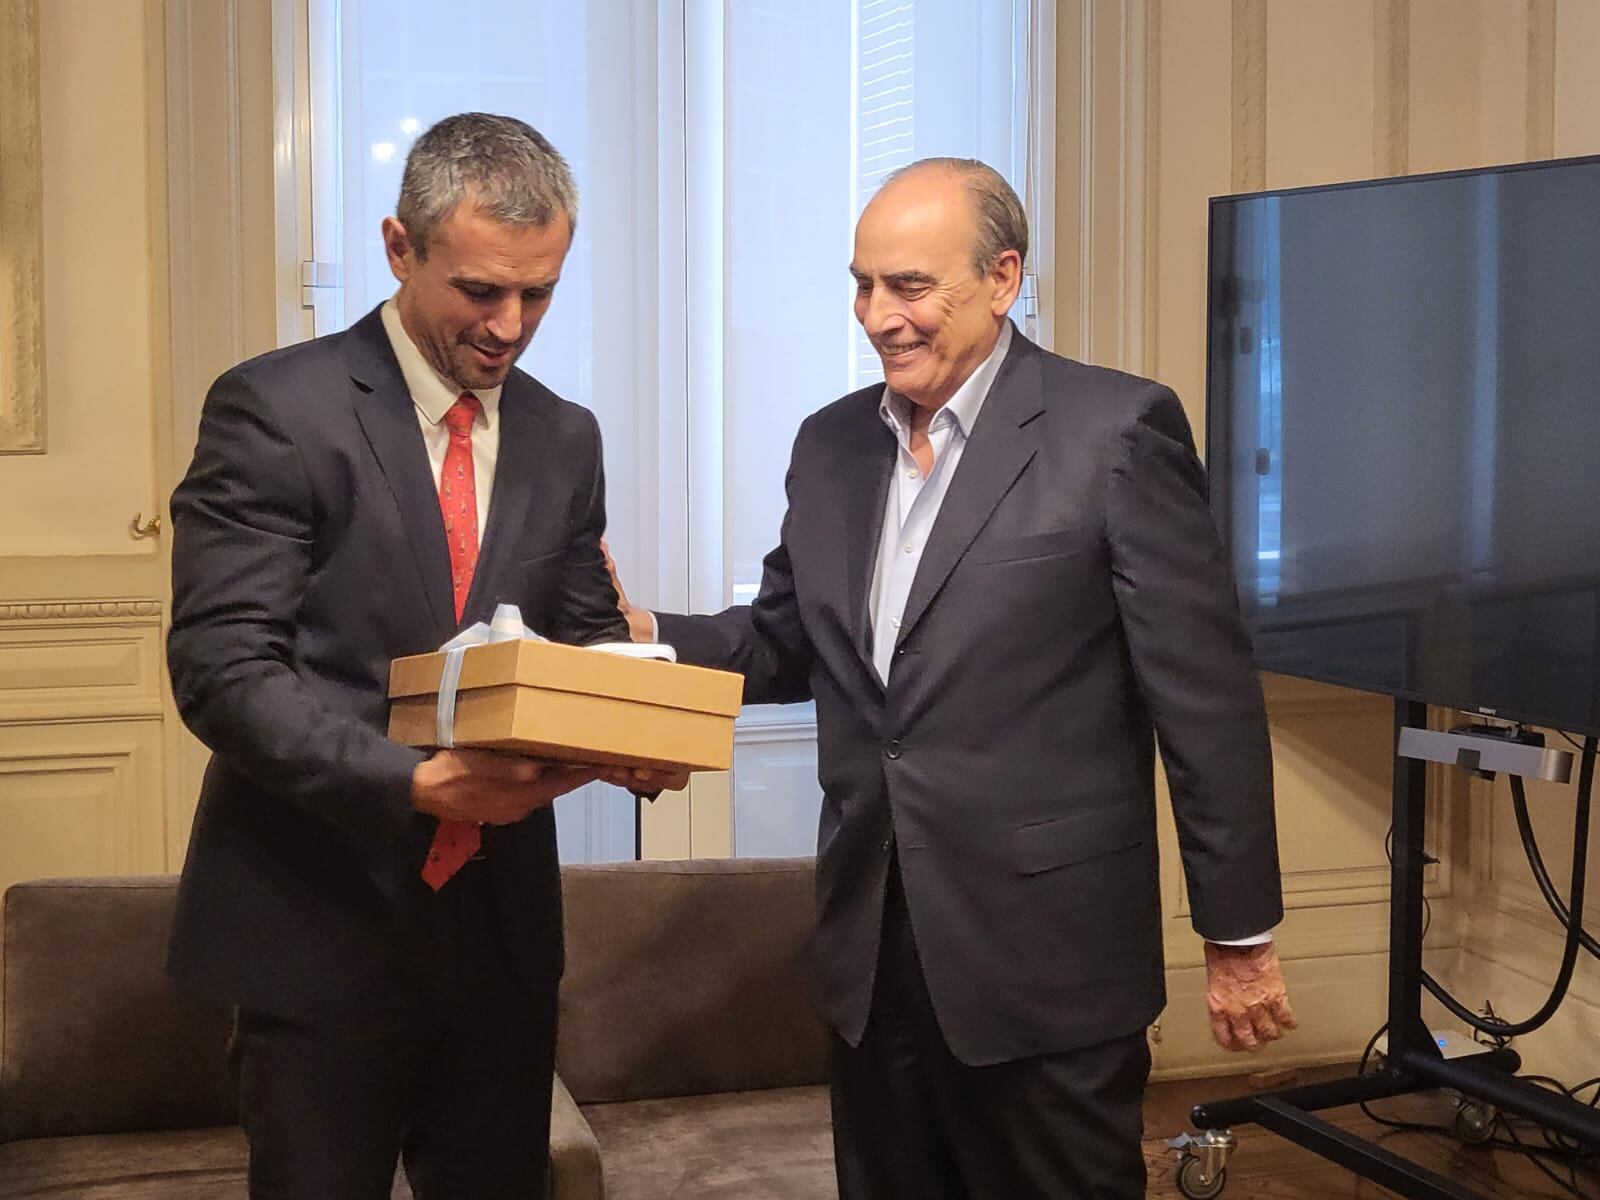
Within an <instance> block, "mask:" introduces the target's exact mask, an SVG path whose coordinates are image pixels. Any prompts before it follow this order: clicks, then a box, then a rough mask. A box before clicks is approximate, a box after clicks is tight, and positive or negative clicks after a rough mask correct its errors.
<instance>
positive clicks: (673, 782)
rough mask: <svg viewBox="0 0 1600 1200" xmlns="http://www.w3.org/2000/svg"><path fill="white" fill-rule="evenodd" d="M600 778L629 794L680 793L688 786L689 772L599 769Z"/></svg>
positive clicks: (659, 769) (616, 768) (618, 768)
mask: <svg viewBox="0 0 1600 1200" xmlns="http://www.w3.org/2000/svg"><path fill="white" fill-rule="evenodd" d="M599 771H600V778H601V779H603V780H605V781H606V782H607V783H610V784H615V785H616V786H617V787H620V788H627V789H628V790H629V791H630V792H639V793H641V794H650V793H654V792H681V791H682V790H683V789H684V788H686V787H688V786H689V772H688V771H684V770H666V769H664V768H658V769H651V768H647V767H601V768H599Z"/></svg>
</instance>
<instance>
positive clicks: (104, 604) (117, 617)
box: [0, 599, 163, 625]
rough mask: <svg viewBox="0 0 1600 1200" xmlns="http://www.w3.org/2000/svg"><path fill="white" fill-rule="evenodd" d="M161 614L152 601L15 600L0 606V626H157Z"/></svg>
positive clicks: (156, 604) (157, 602)
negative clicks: (107, 623)
mask: <svg viewBox="0 0 1600 1200" xmlns="http://www.w3.org/2000/svg"><path fill="white" fill-rule="evenodd" d="M162 613H163V608H162V604H161V601H159V600H153V599H127V600H18V601H12V602H8V603H0V624H20V623H35V622H36V623H40V624H44V623H61V622H70V623H74V624H76V623H79V622H83V621H95V622H99V621H118V622H130V621H131V622H133V623H136V624H140V625H159V624H160V623H161V619H162Z"/></svg>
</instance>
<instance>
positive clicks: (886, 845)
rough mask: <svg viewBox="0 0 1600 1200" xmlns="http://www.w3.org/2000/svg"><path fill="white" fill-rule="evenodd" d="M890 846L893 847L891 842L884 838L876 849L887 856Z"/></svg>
mask: <svg viewBox="0 0 1600 1200" xmlns="http://www.w3.org/2000/svg"><path fill="white" fill-rule="evenodd" d="M892 845H894V843H893V842H891V841H890V840H889V839H888V838H884V839H883V842H882V844H881V845H879V847H878V849H880V850H882V851H883V852H884V853H885V854H887V853H889V847H890V846H892Z"/></svg>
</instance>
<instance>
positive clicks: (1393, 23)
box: [1372, 0, 1411, 175]
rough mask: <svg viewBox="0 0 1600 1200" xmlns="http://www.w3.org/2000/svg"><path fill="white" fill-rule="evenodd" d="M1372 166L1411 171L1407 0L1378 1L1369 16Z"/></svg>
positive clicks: (1383, 172) (1394, 172)
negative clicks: (1371, 54) (1371, 61)
mask: <svg viewBox="0 0 1600 1200" xmlns="http://www.w3.org/2000/svg"><path fill="white" fill-rule="evenodd" d="M1372 33H1373V66H1372V82H1373V97H1372V101H1373V102H1372V167H1373V170H1374V171H1375V172H1376V173H1377V174H1379V175H1405V174H1407V173H1408V172H1409V171H1410V169H1411V0H1378V9H1377V12H1376V13H1374V14H1373V23H1372Z"/></svg>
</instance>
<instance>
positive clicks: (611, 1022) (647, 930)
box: [556, 859, 827, 1104]
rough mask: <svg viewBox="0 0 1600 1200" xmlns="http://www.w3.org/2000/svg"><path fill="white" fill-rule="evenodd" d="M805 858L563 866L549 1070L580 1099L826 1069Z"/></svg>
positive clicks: (803, 1078)
mask: <svg viewBox="0 0 1600 1200" xmlns="http://www.w3.org/2000/svg"><path fill="white" fill-rule="evenodd" d="M814 879H815V871H814V868H813V865H812V861H811V860H810V859H766V860H763V859H722V860H702V861H690V862H628V863H611V864H596V865H586V866H569V867H566V868H565V869H564V870H563V872H562V884H563V890H564V892H565V901H564V907H565V910H566V934H567V970H566V975H565V977H564V978H563V979H562V982H561V1020H560V1026H559V1027H560V1030H561V1035H560V1039H559V1042H558V1044H557V1047H556V1069H557V1070H558V1071H559V1072H560V1073H561V1078H562V1079H564V1080H566V1083H567V1086H568V1087H570V1088H571V1089H572V1094H573V1096H574V1097H575V1098H576V1099H577V1101H578V1103H579V1104H586V1103H591V1102H609V1101H621V1100H645V1099H652V1098H656V1097H662V1096H686V1095H695V1094H702V1093H712V1092H738V1091H744V1090H747V1089H750V1088H773V1087H794V1086H799V1085H803V1084H815V1083H821V1082H822V1081H823V1080H825V1079H826V1078H827V1042H826V1038H825V1036H824V1032H823V1028H822V1023H821V1021H820V1020H819V1019H818V1017H817V1015H816V1008H815V1006H814V1004H813V1001H812V992H811V988H810V983H809V971H808V969H807V963H806V957H807V950H808V946H809V940H810V936H811V930H812V926H813V924H814V920H815V918H814V916H813V914H814V912H815V900H814V898H813V894H812V892H813V886H814Z"/></svg>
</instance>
